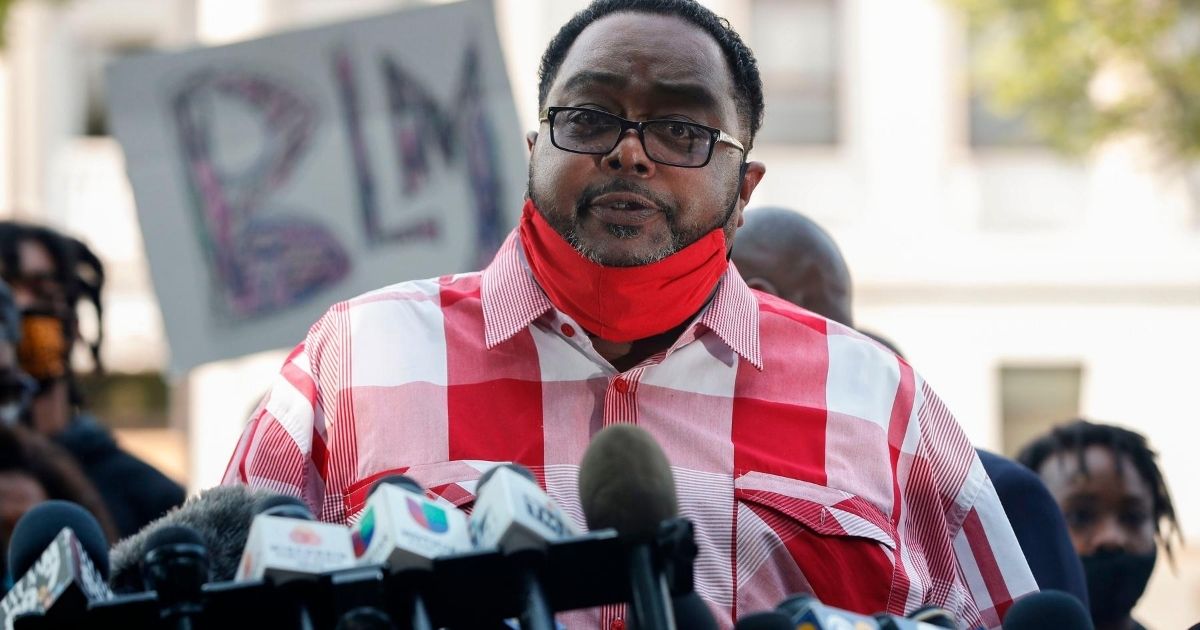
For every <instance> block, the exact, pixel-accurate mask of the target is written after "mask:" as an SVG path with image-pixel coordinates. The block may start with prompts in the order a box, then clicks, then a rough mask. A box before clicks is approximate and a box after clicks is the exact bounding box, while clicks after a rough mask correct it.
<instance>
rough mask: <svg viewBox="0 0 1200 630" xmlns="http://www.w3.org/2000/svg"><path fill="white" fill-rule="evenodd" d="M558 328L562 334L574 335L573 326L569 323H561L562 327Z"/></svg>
mask: <svg viewBox="0 0 1200 630" xmlns="http://www.w3.org/2000/svg"><path fill="white" fill-rule="evenodd" d="M559 330H561V331H562V334H564V335H566V336H568V337H574V336H575V328H574V327H573V326H571V325H570V324H563V325H562V328H560V329H559Z"/></svg>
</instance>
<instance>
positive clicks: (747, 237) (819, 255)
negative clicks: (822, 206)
mask: <svg viewBox="0 0 1200 630" xmlns="http://www.w3.org/2000/svg"><path fill="white" fill-rule="evenodd" d="M745 217H746V224H745V225H743V226H742V229H740V230H738V232H737V240H736V241H735V246H734V248H733V264H735V265H737V268H738V271H739V272H741V274H742V277H743V278H745V280H746V284H747V285H749V286H750V288H751V289H757V290H759V291H762V292H763V293H770V294H771V295H775V296H778V297H781V298H783V299H785V300H787V301H789V302H791V303H792V304H795V305H797V306H800V307H802V308H806V309H808V310H810V311H812V312H814V313H816V314H818V315H822V316H824V317H827V318H829V319H832V320H833V321H835V322H838V323H841V324H845V325H847V326H850V327H851V328H853V327H854V318H853V314H852V313H851V304H852V301H851V295H850V291H851V282H850V269H849V268H848V267H847V266H846V260H845V258H843V257H842V251H841V250H840V249H838V246H837V243H835V242H834V240H833V237H831V236H830V235H829V233H828V232H826V231H825V230H824V229H822V228H821V226H819V225H817V224H816V223H815V222H813V220H812V219H809V218H808V217H806V216H804V215H802V214H800V213H799V212H796V211H794V210H788V209H787V208H775V207H766V208H755V209H754V210H753V211H751V212H747V213H746V214H745Z"/></svg>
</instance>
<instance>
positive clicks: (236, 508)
mask: <svg viewBox="0 0 1200 630" xmlns="http://www.w3.org/2000/svg"><path fill="white" fill-rule="evenodd" d="M276 496H283V495H276V494H275V493H273V492H271V491H269V490H262V489H250V488H247V487H246V486H217V487H215V488H212V489H210V490H206V491H204V492H201V493H200V494H199V495H197V496H195V497H193V498H191V499H189V500H188V501H187V502H185V503H184V504H183V505H181V506H179V507H177V508H175V509H173V510H171V511H170V512H167V513H166V514H164V515H163V516H162V517H160V518H159V519H158V520H155V521H153V522H151V523H150V524H149V525H147V526H146V527H144V528H142V531H140V532H138V533H136V534H134V535H132V536H130V537H129V538H126V539H125V540H122V541H121V542H119V543H117V546H116V547H113V550H112V577H111V578H109V584H110V585H111V586H112V588H113V590H114V591H116V592H118V593H130V592H138V591H140V590H142V589H141V585H142V579H141V562H142V558H144V557H145V556H146V553H147V552H148V551H149V547H148V546H147V543H149V542H150V537H151V536H152V535H153V534H154V532H156V531H158V530H160V529H163V528H166V527H170V526H172V525H184V526H187V527H190V528H192V529H194V530H196V531H197V532H198V533H199V534H200V538H201V539H203V540H204V546H205V547H207V548H208V554H209V563H210V564H209V566H210V568H211V570H212V577H213V580H214V581H228V580H232V579H233V576H234V574H235V573H236V572H237V568H238V563H239V562H241V559H242V549H243V548H244V547H245V546H246V536H247V534H249V533H250V522H251V521H253V520H254V517H255V516H256V515H257V514H258V513H259V512H260V511H261V510H262V507H261V504H262V503H266V502H269V501H275V500H277V499H274V498H273V497H276Z"/></svg>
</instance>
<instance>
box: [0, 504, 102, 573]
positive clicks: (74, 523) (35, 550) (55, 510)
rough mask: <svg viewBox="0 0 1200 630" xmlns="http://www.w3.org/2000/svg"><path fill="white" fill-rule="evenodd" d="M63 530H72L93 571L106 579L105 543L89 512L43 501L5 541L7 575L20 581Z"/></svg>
mask: <svg viewBox="0 0 1200 630" xmlns="http://www.w3.org/2000/svg"><path fill="white" fill-rule="evenodd" d="M64 527H69V528H71V531H72V532H75V537H76V538H78V539H79V544H81V545H83V550H84V551H85V552H87V555H88V558H90V559H91V561H92V564H93V565H94V566H95V567H96V571H98V572H99V573H100V575H101V576H102V577H103V578H104V579H108V575H109V559H108V539H107V538H105V537H104V530H102V529H100V523H98V522H97V521H96V517H94V516H92V514H91V512H88V511H87V510H85V509H83V508H82V507H80V506H79V505H77V504H75V503H71V502H70V501H58V500H52V501H43V502H41V503H39V504H37V505H35V506H34V507H33V508H32V509H30V510H29V511H28V512H26V513H25V515H24V516H22V517H21V518H20V520H18V521H17V524H16V526H15V527H13V532H12V535H11V536H10V537H9V541H8V574H9V575H11V576H12V577H13V579H14V580H16V579H20V577H21V576H22V575H25V572H26V571H28V570H29V568H30V567H32V566H33V563H35V562H37V559H38V558H39V557H41V555H42V552H43V551H45V550H46V547H48V546H50V543H51V541H53V540H54V537H55V536H57V535H58V533H59V532H60V531H62V529H63V528H64Z"/></svg>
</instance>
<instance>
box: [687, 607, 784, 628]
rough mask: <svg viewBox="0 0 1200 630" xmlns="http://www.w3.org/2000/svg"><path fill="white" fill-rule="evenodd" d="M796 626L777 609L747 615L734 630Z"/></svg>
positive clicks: (739, 620)
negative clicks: (776, 610)
mask: <svg viewBox="0 0 1200 630" xmlns="http://www.w3.org/2000/svg"><path fill="white" fill-rule="evenodd" d="M680 627H681V628H682V627H683V626H680ZM794 627H795V626H793V625H792V620H791V619H788V617H787V615H785V614H783V613H778V612H775V611H771V612H760V613H753V614H750V615H746V616H745V617H742V618H741V619H738V622H737V624H736V625H734V626H733V628H734V630H793V628H794Z"/></svg>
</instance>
